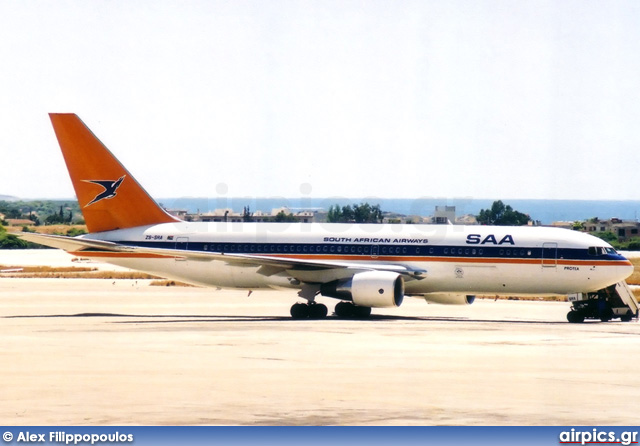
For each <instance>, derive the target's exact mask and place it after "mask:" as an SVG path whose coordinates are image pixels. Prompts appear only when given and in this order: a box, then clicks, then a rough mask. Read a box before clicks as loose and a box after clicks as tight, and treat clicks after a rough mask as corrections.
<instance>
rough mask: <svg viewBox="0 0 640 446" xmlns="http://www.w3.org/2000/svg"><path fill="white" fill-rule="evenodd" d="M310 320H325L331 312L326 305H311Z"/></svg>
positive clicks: (309, 309) (309, 310)
mask: <svg viewBox="0 0 640 446" xmlns="http://www.w3.org/2000/svg"><path fill="white" fill-rule="evenodd" d="M308 312H309V319H324V318H325V317H327V313H328V312H329V310H328V309H327V306H326V305H324V304H310V305H309V308H308Z"/></svg>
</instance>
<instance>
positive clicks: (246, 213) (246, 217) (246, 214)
mask: <svg viewBox="0 0 640 446" xmlns="http://www.w3.org/2000/svg"><path fill="white" fill-rule="evenodd" d="M242 221H244V222H250V221H253V218H251V211H250V210H249V206H245V207H244V208H242Z"/></svg>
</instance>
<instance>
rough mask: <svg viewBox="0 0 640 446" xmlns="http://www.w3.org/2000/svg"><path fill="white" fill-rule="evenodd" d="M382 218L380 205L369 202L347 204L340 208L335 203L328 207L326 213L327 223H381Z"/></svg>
mask: <svg viewBox="0 0 640 446" xmlns="http://www.w3.org/2000/svg"><path fill="white" fill-rule="evenodd" d="M382 218H383V216H382V210H380V205H379V204H376V205H373V206H372V205H370V204H369V203H360V204H354V205H353V206H351V205H349V204H348V205H346V206H342V208H341V207H340V206H338V205H337V204H336V205H333V206H331V207H329V212H328V214H327V221H328V222H329V223H382Z"/></svg>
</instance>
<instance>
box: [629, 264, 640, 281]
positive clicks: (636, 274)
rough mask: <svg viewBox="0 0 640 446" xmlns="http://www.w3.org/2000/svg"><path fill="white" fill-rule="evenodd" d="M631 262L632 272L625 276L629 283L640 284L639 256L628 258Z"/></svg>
mask: <svg viewBox="0 0 640 446" xmlns="http://www.w3.org/2000/svg"><path fill="white" fill-rule="evenodd" d="M629 261H630V262H631V263H632V264H633V274H631V275H630V276H629V277H628V278H627V283H628V284H629V285H640V258H633V259H629Z"/></svg>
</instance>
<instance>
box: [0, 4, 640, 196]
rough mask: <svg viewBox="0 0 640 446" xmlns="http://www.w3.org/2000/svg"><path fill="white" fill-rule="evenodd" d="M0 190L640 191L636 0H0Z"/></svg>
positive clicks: (48, 193)
mask: <svg viewBox="0 0 640 446" xmlns="http://www.w3.org/2000/svg"><path fill="white" fill-rule="evenodd" d="M0 63H1V67H2V68H1V69H0V154H1V155H2V158H1V159H2V168H1V169H0V195H3V194H4V195H13V196H18V197H21V198H69V197H73V196H74V195H75V194H74V192H73V188H72V185H71V182H70V180H69V179H68V176H67V172H66V168H65V166H64V161H63V158H62V155H61V154H60V151H59V148H58V145H57V141H56V139H55V135H54V133H53V130H52V128H51V125H50V122H49V119H48V116H47V114H48V113H50V112H73V113H76V114H78V115H79V116H80V117H81V118H82V120H83V121H84V122H85V123H86V124H87V125H88V126H89V127H90V128H91V130H92V131H93V132H94V133H95V134H96V135H97V136H98V137H99V138H100V139H101V140H102V142H103V143H105V145H106V146H107V147H108V148H109V149H110V150H111V151H112V152H113V153H114V154H115V155H116V156H117V157H118V158H119V159H120V161H121V162H122V163H123V164H124V165H125V166H126V167H127V169H128V170H129V171H130V172H131V173H132V174H133V175H134V176H135V177H136V178H137V179H138V181H139V182H140V183H141V184H142V185H143V186H144V187H145V188H146V189H147V191H148V192H149V193H150V194H151V195H152V196H154V197H156V198H159V197H216V196H219V195H221V194H222V195H228V196H231V197H240V196H246V197H300V196H310V197H346V198H351V197H353V198H362V197H379V198H419V197H449V198H458V197H470V198H495V199H508V198H518V199H526V198H532V199H551V198H558V199H602V200H608V199H612V200H627V199H630V200H633V199H640V184H639V183H640V180H639V179H638V175H637V174H636V173H637V171H638V167H639V165H640V163H639V161H640V150H639V149H640V126H639V123H640V100H639V99H640V97H639V96H640V89H639V88H638V85H640V2H637V1H636V0H629V1H615V0H613V1H590V0H563V1H559V0H554V1H546V0H531V1H511V0H477V1H474V0H466V1H460V0H449V1H440V0H418V1H411V0H393V1H392V0H386V1H381V0H369V1H350V0H339V1H332V0H321V1H315V0H300V1H294V0H273V1H262V0H255V1H252V0H246V1H242V0H237V1H229V0H203V1H167V0H153V1H150V0H145V1H141V0H139V1H136V0H127V1H124V0H109V1H91V0H82V1H70V0H66V1H65V0H59V1H55V2H52V1H44V0H42V1H30V0H25V1H10V0H0Z"/></svg>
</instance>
